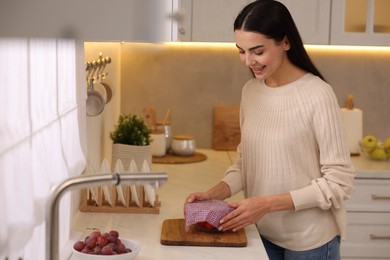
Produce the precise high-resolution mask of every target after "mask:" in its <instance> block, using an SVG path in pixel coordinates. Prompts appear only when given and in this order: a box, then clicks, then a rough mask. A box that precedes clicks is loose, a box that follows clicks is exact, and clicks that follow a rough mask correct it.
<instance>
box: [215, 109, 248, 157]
mask: <svg viewBox="0 0 390 260" xmlns="http://www.w3.org/2000/svg"><path fill="white" fill-rule="evenodd" d="M239 117H240V106H239V105H230V106H216V107H214V109H213V149H215V150H217V151H235V150H236V149H237V145H238V144H239V143H240V139H241V132H240V119H239Z"/></svg>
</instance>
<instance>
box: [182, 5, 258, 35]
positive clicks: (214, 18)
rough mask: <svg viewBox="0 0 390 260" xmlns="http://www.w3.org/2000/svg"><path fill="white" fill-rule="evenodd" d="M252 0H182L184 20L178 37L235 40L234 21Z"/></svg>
mask: <svg viewBox="0 0 390 260" xmlns="http://www.w3.org/2000/svg"><path fill="white" fill-rule="evenodd" d="M250 2H252V1H250V0H182V1H181V2H180V7H181V8H182V9H183V14H184V21H183V24H182V28H181V30H180V28H179V36H178V39H179V40H181V41H193V42H234V32H233V23H234V20H235V18H236V17H237V15H238V13H239V12H240V11H241V9H242V8H243V7H244V6H245V5H247V4H248V3H250Z"/></svg>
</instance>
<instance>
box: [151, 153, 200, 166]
mask: <svg viewBox="0 0 390 260" xmlns="http://www.w3.org/2000/svg"><path fill="white" fill-rule="evenodd" d="M206 159H207V156H206V155H205V154H203V153H199V152H195V153H194V154H193V155H191V156H178V155H174V154H172V153H167V154H166V155H165V156H162V157H154V156H153V158H152V162H153V163H167V164H181V163H195V162H202V161H204V160H206Z"/></svg>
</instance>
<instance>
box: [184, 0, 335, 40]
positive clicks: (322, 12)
mask: <svg viewBox="0 0 390 260" xmlns="http://www.w3.org/2000/svg"><path fill="white" fill-rule="evenodd" d="M330 1H331V0H280V2H282V3H284V4H285V5H286V6H287V8H288V9H289V10H290V12H291V15H292V16H293V18H294V20H295V22H296V24H297V27H298V30H299V31H300V33H301V36H302V38H303V41H304V43H306V44H329V26H330ZM250 2H252V1H251V0H181V2H180V6H181V8H182V10H183V12H184V21H183V23H182V28H181V29H180V28H179V36H178V39H179V40H182V41H195V42H196V41H199V42H233V41H234V33H233V22H234V19H235V18H236V16H237V14H238V13H239V11H240V10H241V9H242V8H243V7H244V6H245V5H247V4H248V3H250Z"/></svg>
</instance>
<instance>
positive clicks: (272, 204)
mask: <svg viewBox="0 0 390 260" xmlns="http://www.w3.org/2000/svg"><path fill="white" fill-rule="evenodd" d="M229 206H231V207H233V208H235V210H233V211H232V212H230V213H229V214H227V215H226V216H224V217H223V218H222V219H221V224H220V226H219V230H223V231H226V230H233V231H238V230H240V229H242V228H244V227H246V226H248V225H251V224H254V223H256V222H257V221H258V220H259V219H261V218H262V217H263V216H264V215H265V214H267V213H270V212H273V211H280V210H294V203H293V201H292V198H291V194H290V193H284V194H275V195H269V196H264V197H251V198H247V199H244V200H242V201H240V202H233V203H229Z"/></svg>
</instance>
